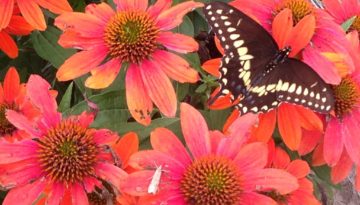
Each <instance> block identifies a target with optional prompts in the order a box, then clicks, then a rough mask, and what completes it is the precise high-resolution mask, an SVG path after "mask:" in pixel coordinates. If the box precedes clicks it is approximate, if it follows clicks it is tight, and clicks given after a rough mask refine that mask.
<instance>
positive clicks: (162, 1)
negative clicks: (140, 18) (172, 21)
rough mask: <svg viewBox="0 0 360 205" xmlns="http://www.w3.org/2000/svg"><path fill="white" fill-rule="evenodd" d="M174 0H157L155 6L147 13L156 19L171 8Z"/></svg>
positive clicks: (150, 7)
mask: <svg viewBox="0 0 360 205" xmlns="http://www.w3.org/2000/svg"><path fill="white" fill-rule="evenodd" d="M171 3H172V0H157V1H156V2H155V3H154V5H151V6H149V8H148V10H147V13H148V14H149V15H150V16H152V17H153V18H156V17H157V16H158V15H159V14H160V13H161V12H163V11H164V10H166V9H168V8H170V6H171Z"/></svg>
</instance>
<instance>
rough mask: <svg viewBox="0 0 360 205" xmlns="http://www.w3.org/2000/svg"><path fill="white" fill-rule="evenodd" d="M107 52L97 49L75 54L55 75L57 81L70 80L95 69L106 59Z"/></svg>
mask: <svg viewBox="0 0 360 205" xmlns="http://www.w3.org/2000/svg"><path fill="white" fill-rule="evenodd" d="M106 54H107V52H106V51H105V50H104V49H103V48H101V47H99V48H98V49H95V48H94V49H92V50H88V51H81V52H78V53H75V54H74V55H73V56H71V57H70V58H68V59H67V60H66V61H65V62H64V64H62V66H60V68H59V70H58V71H57V73H56V77H57V79H58V80H59V81H67V80H72V79H75V78H77V77H80V76H82V75H84V74H86V73H88V72H89V71H90V70H92V69H94V68H96V67H97V66H98V65H99V64H100V63H101V62H102V61H103V60H104V58H105V57H106Z"/></svg>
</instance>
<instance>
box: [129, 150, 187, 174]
mask: <svg viewBox="0 0 360 205" xmlns="http://www.w3.org/2000/svg"><path fill="white" fill-rule="evenodd" d="M129 164H130V165H131V166H132V167H134V168H135V169H143V168H147V169H152V170H155V169H156V168H157V167H159V166H160V165H161V166H162V167H163V170H165V172H167V173H168V175H171V176H172V177H173V178H181V177H182V175H183V174H184V171H185V168H186V167H185V164H182V163H181V162H180V161H178V160H177V159H176V157H174V156H171V155H168V154H167V153H162V152H160V151H157V150H144V151H140V152H137V153H135V154H133V155H131V157H130V159H129Z"/></svg>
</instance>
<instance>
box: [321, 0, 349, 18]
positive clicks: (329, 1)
mask: <svg viewBox="0 0 360 205" xmlns="http://www.w3.org/2000/svg"><path fill="white" fill-rule="evenodd" d="M322 2H323V4H324V6H325V8H326V11H327V12H329V13H330V14H331V15H332V16H334V17H337V18H340V19H341V20H340V21H345V20H347V18H348V15H347V12H346V11H344V8H343V6H342V5H341V4H340V1H338V0H323V1H322ZM345 2H347V1H344V2H342V3H345ZM337 23H343V22H339V20H337Z"/></svg>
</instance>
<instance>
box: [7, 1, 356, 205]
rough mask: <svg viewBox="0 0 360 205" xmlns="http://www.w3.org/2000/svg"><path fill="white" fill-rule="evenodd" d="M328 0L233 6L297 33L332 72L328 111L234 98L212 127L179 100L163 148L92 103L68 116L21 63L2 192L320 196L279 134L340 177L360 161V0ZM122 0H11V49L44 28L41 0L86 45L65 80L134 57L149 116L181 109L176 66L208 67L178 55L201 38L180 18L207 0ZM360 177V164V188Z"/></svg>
mask: <svg viewBox="0 0 360 205" xmlns="http://www.w3.org/2000/svg"><path fill="white" fill-rule="evenodd" d="M322 2H323V6H324V8H316V7H315V6H314V5H312V4H311V3H310V2H308V1H306V0H253V1H251V3H249V1H247V0H235V1H233V2H231V5H233V6H235V7H236V8H238V9H239V10H242V11H243V12H245V13H246V14H247V15H249V16H250V17H252V18H253V19H255V20H256V21H257V22H259V23H260V24H261V25H262V26H263V27H264V28H265V29H267V30H268V31H269V33H271V34H272V36H273V37H274V39H275V40H276V42H277V43H278V45H279V47H280V48H282V47H284V46H285V45H286V46H291V47H292V51H291V53H290V56H291V57H298V58H299V59H301V60H303V61H304V62H306V63H307V64H308V65H310V66H311V67H312V68H313V69H314V70H315V71H316V72H317V73H318V74H319V75H320V76H321V77H322V78H323V79H324V80H325V81H326V82H327V83H329V84H332V88H333V91H334V95H335V100H336V102H335V110H334V111H333V113H332V114H331V115H329V116H324V115H320V114H316V113H314V112H312V111H311V110H308V109H305V108H303V107H301V106H296V105H292V104H287V103H282V104H281V105H280V106H279V107H278V108H277V109H274V110H272V111H270V112H268V113H265V114H259V115H255V114H247V115H244V116H238V113H237V112H236V110H235V111H234V112H233V114H232V115H231V116H230V117H229V119H228V121H227V123H226V124H225V125H224V129H223V130H222V131H218V130H212V131H210V130H209V128H208V126H207V124H206V121H205V119H204V118H203V117H202V115H201V113H200V112H199V111H198V110H196V109H195V108H193V107H192V106H191V105H189V104H187V103H181V104H180V123H181V129H182V133H183V136H184V140H185V146H184V144H183V143H182V142H181V140H180V138H178V137H177V136H176V135H175V134H174V133H173V132H172V131H170V130H168V129H166V128H156V129H155V130H153V131H152V132H151V136H150V141H151V146H152V148H153V149H152V150H140V151H139V140H138V137H137V135H136V134H135V133H133V132H130V133H128V134H125V135H124V136H122V137H119V136H118V135H117V134H116V133H115V132H113V131H111V130H107V129H95V128H91V126H90V125H91V123H92V122H93V121H94V118H95V117H96V115H95V114H94V113H90V112H83V113H82V114H80V115H76V116H67V117H65V116H63V114H62V113H60V112H58V105H57V102H56V96H57V92H56V91H55V90H51V86H50V84H49V83H48V82H47V81H46V80H44V79H43V78H42V77H40V76H38V75H31V76H30V78H29V79H28V81H27V83H26V84H22V83H20V78H19V75H18V73H17V71H16V69H15V68H13V67H12V68H10V69H9V70H8V72H7V74H6V76H5V79H4V82H3V84H2V85H1V84H0V135H1V140H0V186H1V187H2V188H3V189H5V190H10V191H9V192H8V194H7V195H6V198H5V200H4V202H3V204H5V205H6V204H19V201H20V202H21V204H55V205H56V204H124V205H128V204H129V205H130V204H179V205H181V204H219V205H220V204H299V205H300V204H320V202H319V201H318V200H317V198H316V197H315V196H314V193H313V192H314V188H313V184H312V182H311V181H310V180H309V179H308V178H307V176H308V174H309V173H310V171H311V170H310V166H309V164H308V163H307V162H306V161H304V160H301V159H294V160H292V159H291V158H290V157H289V156H288V154H287V152H285V151H284V149H283V148H281V147H279V146H276V144H275V143H274V141H273V140H272V138H271V136H272V134H273V132H274V130H275V128H276V124H277V127H278V131H279V133H280V135H281V137H282V140H283V142H284V144H285V145H286V146H287V149H289V150H292V151H297V152H298V153H299V155H301V156H303V155H306V154H309V153H312V164H311V165H312V166H320V165H324V164H327V165H328V166H330V167H331V169H332V172H331V179H332V181H333V182H334V183H339V182H341V181H343V180H344V179H345V178H346V177H347V176H348V175H349V173H350V172H351V170H352V168H353V166H354V165H355V166H357V165H358V164H359V163H360V140H358V135H357V133H359V132H360V127H359V123H358V122H360V110H359V102H360V88H359V84H360V76H359V70H358V69H360V65H359V63H360V59H359V58H360V53H359V51H360V50H359V34H358V31H360V17H357V15H360V3H359V1H358V0H342V1H340V0H324V1H322ZM114 3H115V5H116V8H115V9H114V8H112V7H111V6H110V5H109V4H107V3H100V4H90V5H88V6H87V7H86V9H85V12H84V13H81V12H72V9H71V7H70V5H69V4H68V2H67V1H65V0H47V1H46V0H2V1H1V3H0V49H1V50H2V51H4V52H5V53H6V54H7V55H8V56H9V57H11V58H15V57H16V56H17V54H18V49H17V47H16V43H15V42H14V41H13V39H12V38H11V37H10V36H9V34H15V35H27V34H29V33H30V32H31V31H32V30H34V29H37V30H45V29H46V22H45V20H44V17H43V14H42V12H41V9H40V7H39V5H40V6H42V7H44V8H47V9H49V10H50V11H52V12H54V13H57V14H60V16H58V17H57V18H56V19H55V22H54V24H55V25H56V26H57V27H58V28H59V29H60V30H62V31H63V33H62V35H61V36H60V39H59V44H60V45H61V46H63V47H64V48H75V49H77V50H79V52H77V53H76V54H74V55H73V56H71V57H70V58H69V59H67V60H66V61H65V63H64V64H63V65H62V66H61V67H60V68H59V70H58V72H57V74H56V76H57V79H58V80H59V81H67V80H72V79H75V78H77V77H79V76H82V75H84V74H87V73H90V74H91V75H90V76H89V77H88V78H87V80H86V82H85V85H86V86H87V87H89V88H93V89H101V88H106V87H108V86H109V85H110V84H111V83H112V82H113V81H114V80H115V78H116V77H117V75H118V73H119V72H120V68H123V69H125V68H126V69H127V70H126V77H125V87H126V101H127V105H128V108H129V111H130V113H131V115H132V117H133V118H134V119H135V120H136V121H137V122H138V123H140V124H143V125H149V124H150V123H151V115H150V114H151V112H152V111H153V105H154V104H155V105H156V107H157V108H158V109H159V110H160V112H161V113H162V114H164V115H165V116H167V117H174V116H175V114H176V110H177V99H176V92H175V90H174V88H173V85H172V82H171V80H170V79H172V80H175V81H178V82H181V83H194V82H197V81H198V80H199V79H200V78H199V75H198V72H197V71H196V70H195V69H193V68H191V66H190V64H189V63H188V62H187V61H186V60H185V59H183V58H182V57H180V56H179V55H177V54H176V53H181V54H186V53H189V52H194V51H197V50H198V44H197V42H196V41H195V40H194V39H193V38H192V37H189V36H186V35H183V34H179V33H174V32H173V31H171V30H172V29H173V28H175V27H177V26H179V25H180V23H182V19H183V17H184V16H185V15H186V14H187V13H188V12H190V11H192V10H194V9H196V8H200V7H202V6H203V4H202V3H199V2H194V1H185V2H183V3H179V4H176V5H175V6H171V4H172V1H171V0H157V1H156V2H155V3H154V4H153V5H148V0H114ZM349 19H350V20H351V24H350V25H349V26H348V28H346V29H343V28H342V27H341V25H344V23H345V24H346V23H348V22H349ZM219 50H222V49H221V48H220V47H219ZM218 67H219V59H212V60H210V61H208V62H206V63H205V64H204V66H203V68H204V70H206V71H208V72H209V73H211V74H213V75H214V76H218V75H219V72H218V70H217V69H218ZM216 92H217V91H216V90H215V92H214V93H213V95H216ZM229 102H230V101H229V99H227V98H226V97H224V98H219V100H217V101H216V102H215V103H214V104H213V105H212V106H211V108H212V109H223V108H226V107H230V106H232V105H233V103H229ZM359 169H360V168H359V167H357V171H358V170H359ZM359 171H360V170H359ZM359 180H360V176H359V175H357V177H356V189H358V190H360V181H359Z"/></svg>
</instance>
